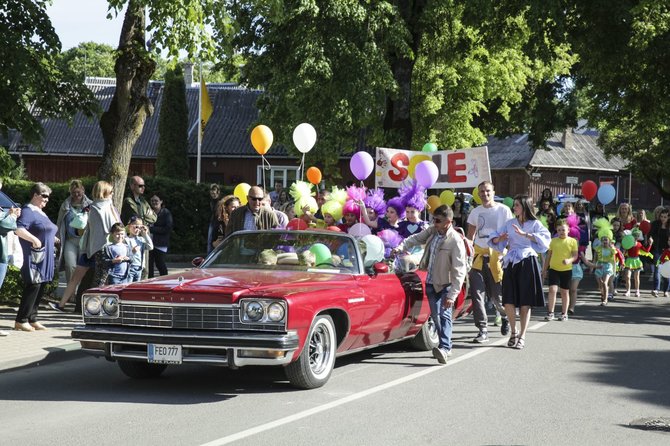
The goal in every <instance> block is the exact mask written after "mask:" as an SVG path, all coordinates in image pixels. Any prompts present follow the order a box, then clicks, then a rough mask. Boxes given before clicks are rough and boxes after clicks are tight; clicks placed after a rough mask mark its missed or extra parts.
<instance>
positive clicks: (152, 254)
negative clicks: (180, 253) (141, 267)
mask: <svg viewBox="0 0 670 446" xmlns="http://www.w3.org/2000/svg"><path fill="white" fill-rule="evenodd" d="M165 257H166V254H165V253H164V252H163V251H161V250H159V249H152V250H151V251H149V278H151V277H154V264H155V265H156V268H157V269H158V275H159V276H165V275H167V273H168V269H167V265H166V264H165Z"/></svg>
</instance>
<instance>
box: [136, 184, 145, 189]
mask: <svg viewBox="0 0 670 446" xmlns="http://www.w3.org/2000/svg"><path fill="white" fill-rule="evenodd" d="M144 186H145V185H144V184H138V185H137V187H139V188H143V187H144Z"/></svg>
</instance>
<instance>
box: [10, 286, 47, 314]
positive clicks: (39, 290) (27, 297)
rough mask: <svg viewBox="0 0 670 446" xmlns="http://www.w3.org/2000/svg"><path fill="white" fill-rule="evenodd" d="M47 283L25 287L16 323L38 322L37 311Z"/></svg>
mask: <svg viewBox="0 0 670 446" xmlns="http://www.w3.org/2000/svg"><path fill="white" fill-rule="evenodd" d="M46 287H47V282H42V283H29V284H27V285H25V286H24V287H23V294H22V295H21V303H20V304H19V311H18V312H17V313H16V322H19V323H21V324H23V323H25V322H37V309H38V308H39V306H40V300H41V299H42V296H43V295H44V290H45V289H46Z"/></svg>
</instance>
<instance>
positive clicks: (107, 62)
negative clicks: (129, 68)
mask: <svg viewBox="0 0 670 446" xmlns="http://www.w3.org/2000/svg"><path fill="white" fill-rule="evenodd" d="M115 60H116V52H115V51H114V48H112V47H111V46H109V45H105V44H102V43H95V42H82V43H80V44H79V45H77V46H76V47H75V48H70V49H69V50H67V51H64V52H63V53H61V54H60V57H59V60H58V66H59V67H60V69H61V70H63V71H65V70H68V69H69V70H70V71H72V72H73V73H74V74H75V77H76V78H77V79H81V80H84V79H85V78H86V76H92V77H115V76H116V74H115V73H114V62H115Z"/></svg>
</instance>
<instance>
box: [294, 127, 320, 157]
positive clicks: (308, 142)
mask: <svg viewBox="0 0 670 446" xmlns="http://www.w3.org/2000/svg"><path fill="white" fill-rule="evenodd" d="M293 144H295V146H296V148H297V149H298V150H299V151H300V152H301V153H307V152H309V151H310V150H312V147H314V144H316V130H314V127H312V126H311V125H310V124H307V123H306V122H303V123H302V124H300V125H298V126H297V127H296V128H295V129H294V130H293Z"/></svg>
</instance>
